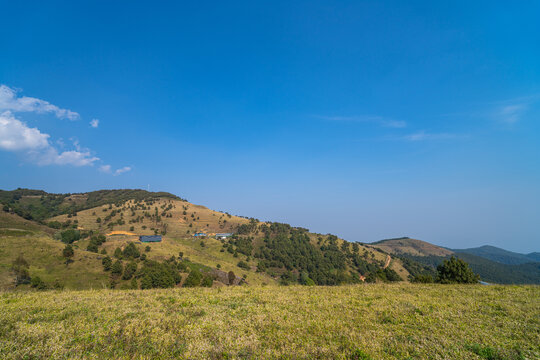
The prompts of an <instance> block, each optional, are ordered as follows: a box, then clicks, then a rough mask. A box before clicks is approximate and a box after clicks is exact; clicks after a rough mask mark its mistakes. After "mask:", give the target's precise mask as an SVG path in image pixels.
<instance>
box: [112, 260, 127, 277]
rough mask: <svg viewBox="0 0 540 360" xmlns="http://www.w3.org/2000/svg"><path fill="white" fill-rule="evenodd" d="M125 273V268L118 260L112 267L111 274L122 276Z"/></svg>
mask: <svg viewBox="0 0 540 360" xmlns="http://www.w3.org/2000/svg"><path fill="white" fill-rule="evenodd" d="M123 271H124V267H123V266H122V261H120V260H116V261H115V262H114V264H113V265H112V267H111V274H113V275H118V276H120V275H122V272H123Z"/></svg>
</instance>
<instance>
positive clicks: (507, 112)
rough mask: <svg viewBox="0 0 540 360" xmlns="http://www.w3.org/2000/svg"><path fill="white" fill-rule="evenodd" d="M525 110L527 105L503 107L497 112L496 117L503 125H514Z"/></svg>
mask: <svg viewBox="0 0 540 360" xmlns="http://www.w3.org/2000/svg"><path fill="white" fill-rule="evenodd" d="M527 109H528V105H527V104H512V105H504V106H502V107H501V108H499V109H498V110H497V117H498V119H499V120H500V121H502V122H504V123H507V124H514V123H516V122H518V121H519V120H520V119H521V117H522V116H523V114H524V113H525V112H526V111H527Z"/></svg>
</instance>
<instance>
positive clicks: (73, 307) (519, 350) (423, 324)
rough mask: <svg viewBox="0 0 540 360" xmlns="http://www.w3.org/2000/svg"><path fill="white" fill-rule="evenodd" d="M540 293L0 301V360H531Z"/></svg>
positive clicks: (179, 293)
mask: <svg viewBox="0 0 540 360" xmlns="http://www.w3.org/2000/svg"><path fill="white" fill-rule="evenodd" d="M539 298H540V287H537V286H479V285H478V286H477V285H472V286H471V285H470V286H457V285H449V286H446V285H412V284H401V285H384V284H375V285H356V286H339V287H301V286H294V287H226V288H221V289H202V288H197V289H168V290H147V291H141V290H139V291H111V290H99V291H96V290H94V291H64V292H53V291H51V292H45V293H36V292H34V293H3V294H2V293H0V325H1V326H0V357H1V358H2V359H22V358H32V359H64V358H70V359H82V358H84V359H102V358H114V359H481V358H491V359H537V358H539V357H540V331H539V330H540V302H539V301H538V300H539Z"/></svg>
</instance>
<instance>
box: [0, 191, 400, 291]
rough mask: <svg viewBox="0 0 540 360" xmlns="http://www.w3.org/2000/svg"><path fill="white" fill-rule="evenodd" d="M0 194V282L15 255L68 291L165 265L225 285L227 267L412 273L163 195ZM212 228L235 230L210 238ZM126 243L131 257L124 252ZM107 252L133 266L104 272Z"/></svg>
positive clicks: (340, 245) (260, 272)
mask: <svg viewBox="0 0 540 360" xmlns="http://www.w3.org/2000/svg"><path fill="white" fill-rule="evenodd" d="M0 201H2V204H3V206H2V208H3V212H2V218H1V219H4V220H2V222H0V224H1V225H0V226H1V227H2V228H3V229H4V230H2V231H4V233H2V234H0V240H1V241H0V254H2V255H4V256H2V257H0V286H1V287H3V288H6V287H10V286H12V285H13V272H12V271H11V268H12V262H13V261H14V260H15V259H16V258H17V257H18V256H19V255H21V254H22V255H23V257H24V258H25V259H26V261H27V262H28V263H29V269H28V272H29V273H30V276H38V277H39V278H40V279H42V280H43V281H44V282H45V283H46V284H49V285H50V284H53V283H58V284H61V285H63V286H66V287H68V288H74V289H84V288H103V287H111V286H112V287H119V288H129V287H132V286H143V284H142V282H143V279H145V278H150V277H151V276H150V275H149V274H150V273H151V272H152V271H154V270H155V269H154V268H159V269H160V270H159V271H165V272H166V271H168V270H167V269H169V268H171V267H172V268H173V270H174V272H176V271H179V272H180V275H181V281H180V282H178V285H177V286H182V285H184V284H185V282H186V281H188V277H189V275H191V273H192V272H193V270H197V271H199V272H201V273H202V276H203V278H206V277H212V279H213V280H214V281H213V286H221V285H225V284H228V283H229V280H228V275H227V274H229V273H230V272H232V273H234V279H235V280H234V283H246V284H255V285H257V284H258V285H265V284H266V285H272V284H294V283H301V284H308V285H309V284H320V285H337V284H344V283H356V282H362V281H397V280H406V279H407V278H408V277H409V273H408V271H407V270H406V269H405V268H404V267H403V265H402V263H401V261H400V260H397V259H392V261H391V262H390V264H389V266H388V267H386V266H385V265H386V264H385V262H386V261H387V255H386V254H385V253H383V252H381V251H380V250H378V249H374V248H371V247H368V246H364V245H361V244H355V243H350V242H347V241H344V240H342V239H339V238H337V237H336V236H334V235H330V234H326V235H323V234H315V233H311V232H309V231H308V230H307V229H303V228H297V227H293V226H290V225H288V224H280V223H272V222H261V221H258V220H257V219H253V218H245V217H240V216H234V215H231V214H228V213H224V212H219V211H214V210H211V209H208V208H206V207H204V206H201V205H196V204H192V203H190V202H188V201H186V200H184V199H181V198H180V197H177V196H175V195H172V194H168V193H153V192H147V191H144V190H102V191H96V192H90V193H80V194H49V193H46V192H43V191H40V190H28V189H17V190H14V191H2V192H1V193H0ZM118 233H120V234H118ZM196 233H203V234H205V235H206V236H202V237H198V236H197V237H196V236H194V235H195V234H196ZM216 233H234V236H232V237H229V238H226V239H217V238H216V237H215V236H214V234H216ZM130 234H134V235H130ZM155 234H158V235H161V236H162V241H161V242H157V243H150V244H146V243H145V244H142V243H140V242H139V241H138V235H155ZM100 239H101V240H100ZM103 240H104V241H103ZM65 243H71V246H72V247H73V251H74V256H73V258H72V259H68V261H67V264H66V259H65V258H63V256H62V251H63V249H64V247H65V246H66V245H65ZM131 243H133V245H130V244H131ZM133 246H134V247H135V249H136V250H135V253H136V254H137V257H134V256H131V257H130V256H128V255H126V252H128V251H130V252H131V251H132V247H133ZM126 249H128V250H126ZM122 254H123V255H122ZM104 258H110V259H111V261H112V262H113V263H114V262H117V260H118V262H120V261H121V262H122V264H121V266H123V268H124V269H125V268H127V266H128V265H129V266H132V267H134V268H135V269H137V272H136V276H135V277H127V278H124V275H122V276H121V277H120V276H113V275H111V270H106V269H105V267H106V266H105V265H102V263H103V262H104V261H105V260H104ZM144 258H146V260H143V259H144ZM71 260H73V261H71ZM70 261H71V262H70ZM107 261H109V260H107ZM151 267H153V268H152V269H150V268H151ZM149 272H150V273H149ZM125 273H126V272H125V271H124V273H123V274H125ZM144 274H146V275H144ZM175 276H176V275H175ZM133 279H135V280H133ZM189 281H191V280H189ZM196 282H197V283H200V284H202V283H203V282H201V281H200V280H196ZM22 286H25V285H22Z"/></svg>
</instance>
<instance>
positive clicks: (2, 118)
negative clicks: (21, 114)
mask: <svg viewBox="0 0 540 360" xmlns="http://www.w3.org/2000/svg"><path fill="white" fill-rule="evenodd" d="M49 138H50V135H49V134H45V133H42V132H41V131H39V129H37V128H31V127H29V126H28V125H26V124H25V123H24V122H22V121H20V120H19V119H16V118H15V116H13V114H12V113H11V112H9V111H5V112H4V113H2V114H0V149H2V150H6V151H11V152H16V153H22V154H24V155H25V157H26V159H27V160H30V161H32V162H35V163H37V164H39V165H51V164H55V165H74V166H89V165H93V164H94V162H95V161H97V160H99V158H97V157H95V156H92V154H91V153H90V151H89V150H81V148H80V147H79V146H78V144H77V146H76V147H77V149H76V150H69V151H64V152H58V150H57V149H56V148H54V147H53V146H52V145H51V143H50V142H49Z"/></svg>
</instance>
